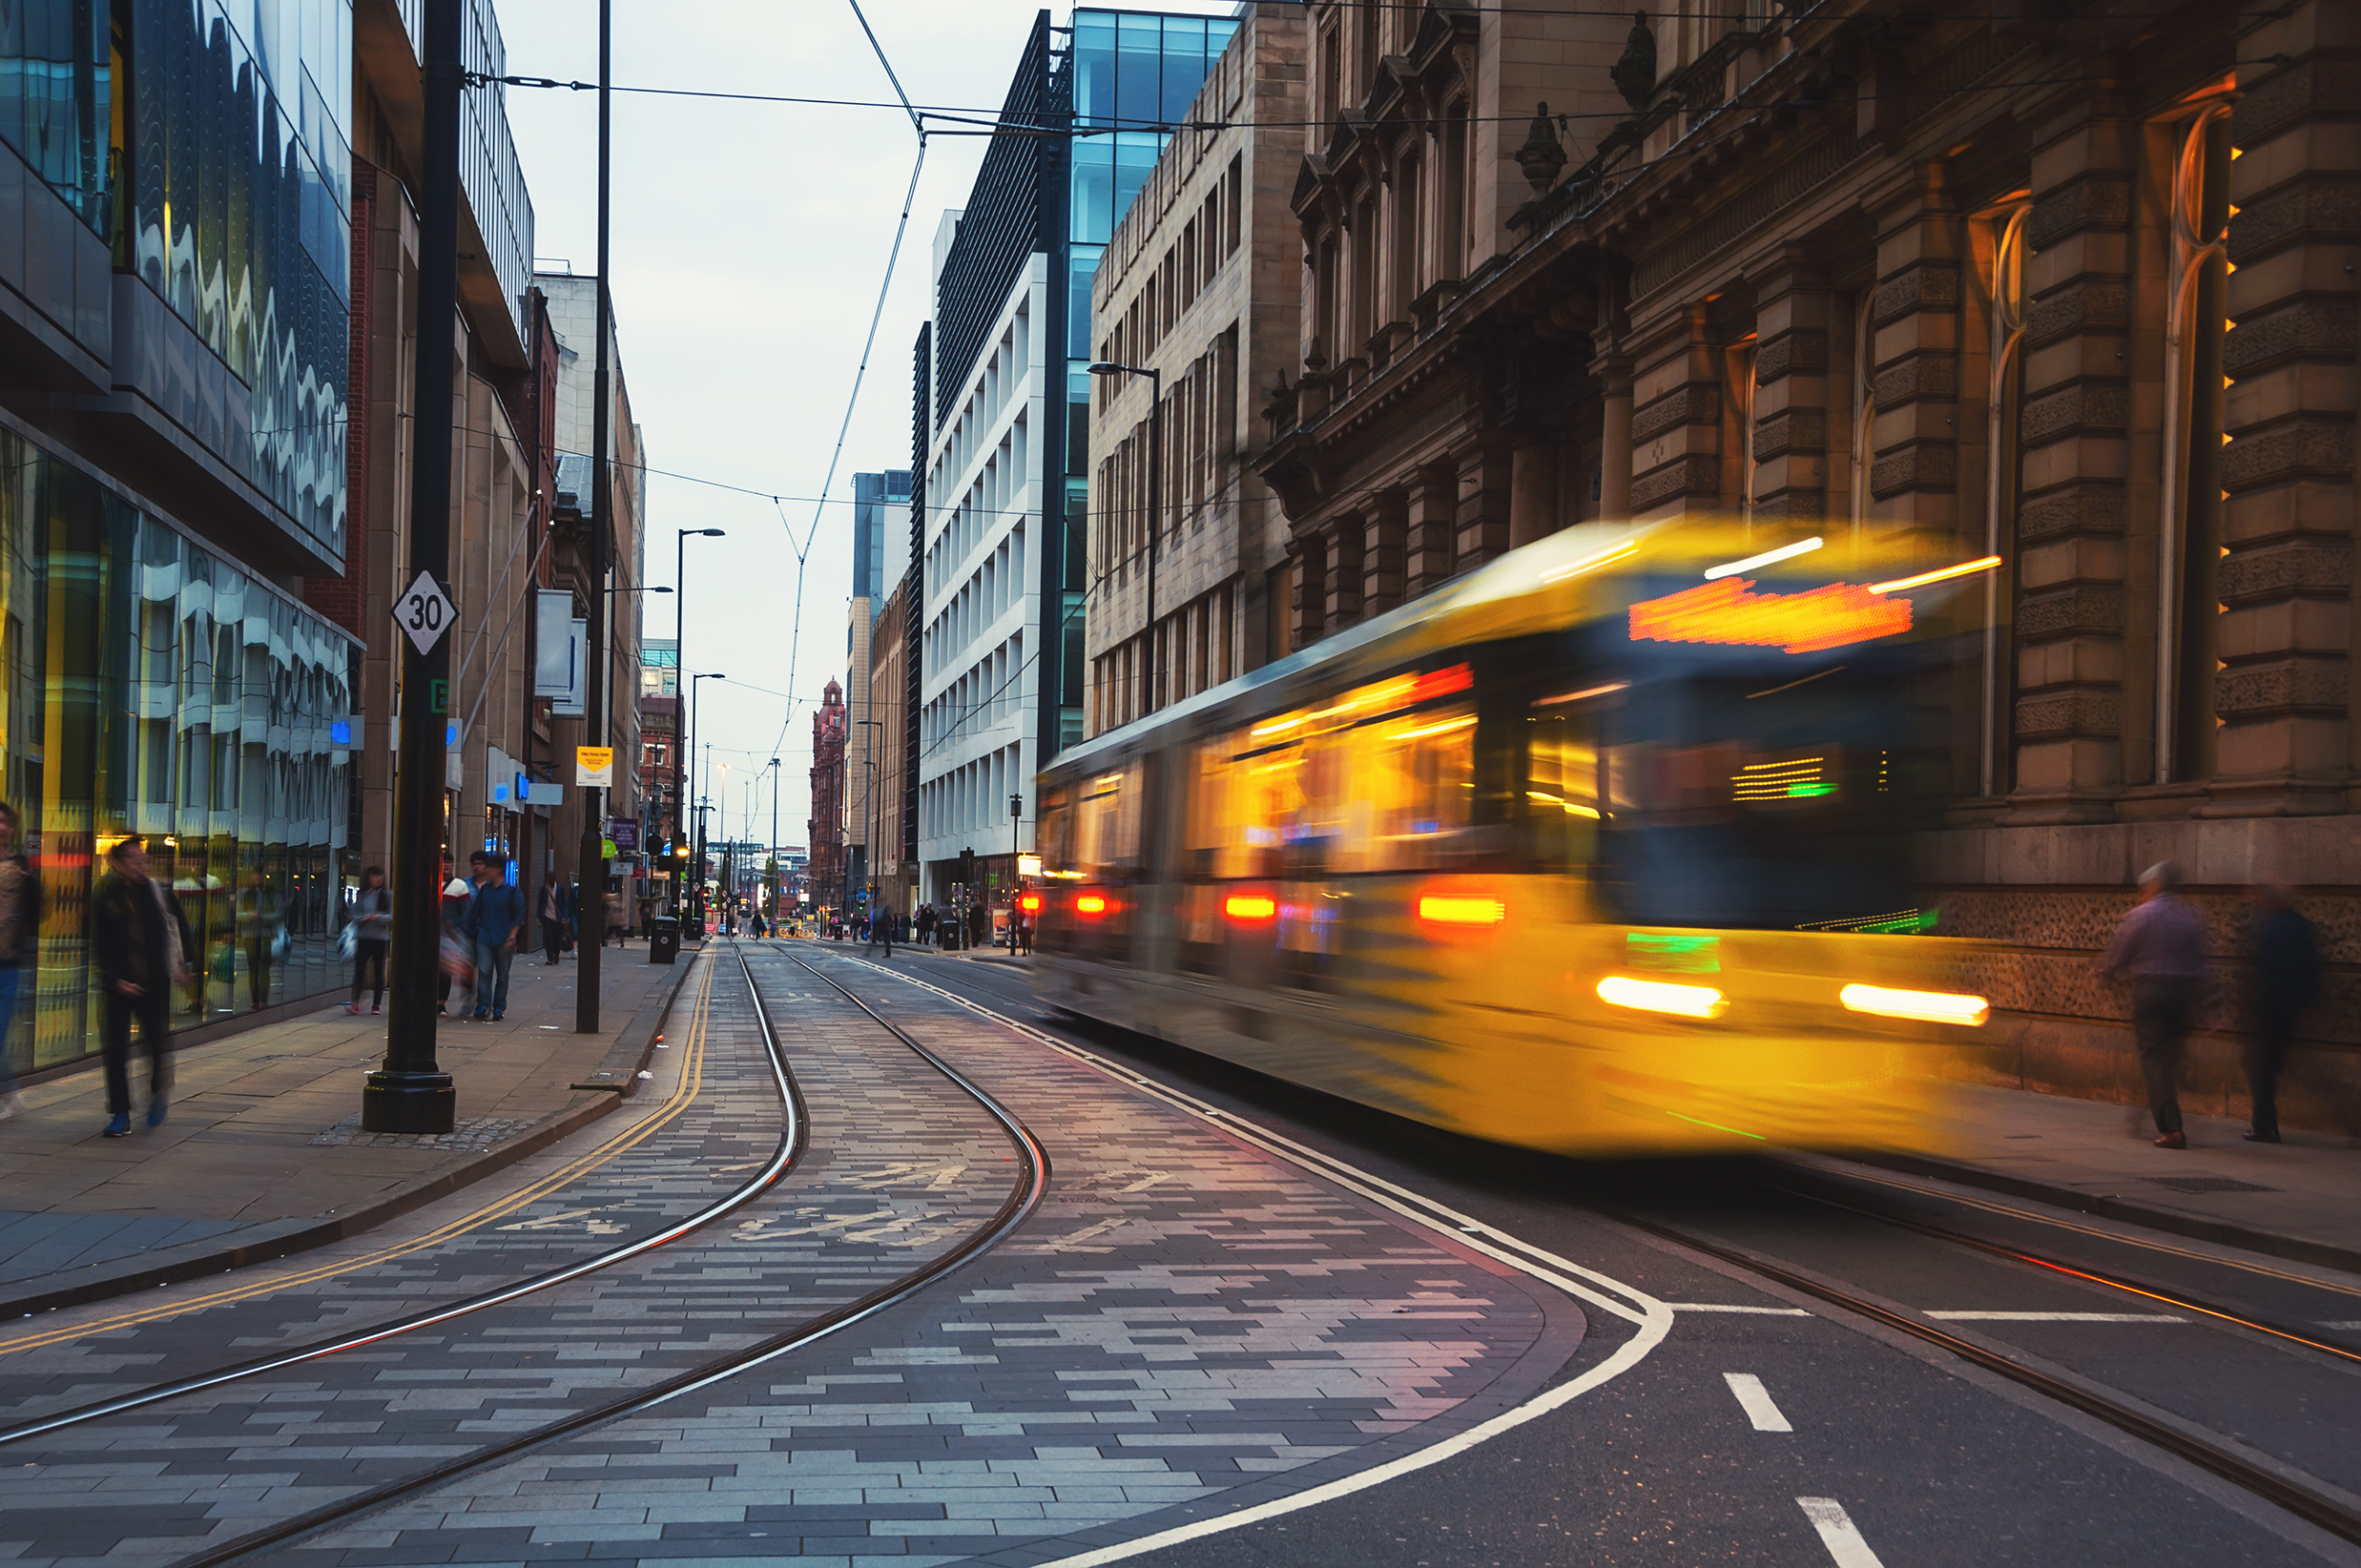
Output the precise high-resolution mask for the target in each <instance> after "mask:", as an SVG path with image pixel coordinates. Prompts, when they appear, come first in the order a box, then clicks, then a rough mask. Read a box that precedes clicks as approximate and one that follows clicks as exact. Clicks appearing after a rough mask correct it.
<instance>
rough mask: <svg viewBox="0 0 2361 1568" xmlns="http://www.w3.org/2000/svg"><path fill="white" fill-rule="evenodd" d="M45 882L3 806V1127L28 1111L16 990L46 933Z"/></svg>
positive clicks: (0, 1052) (0, 1014)
mask: <svg viewBox="0 0 2361 1568" xmlns="http://www.w3.org/2000/svg"><path fill="white" fill-rule="evenodd" d="M40 904H41V880H40V878H39V877H37V876H35V875H34V873H33V869H32V863H31V861H29V860H27V859H26V858H25V856H24V855H23V854H22V853H21V852H20V850H19V848H18V845H17V823H16V808H15V807H14V806H11V805H10V804H9V803H8V802H7V801H5V800H0V1122H5V1121H7V1120H8V1119H9V1118H10V1117H11V1116H14V1115H15V1114H16V1113H17V1112H18V1111H20V1110H23V1109H24V1108H25V1101H24V1097H23V1096H22V1095H20V1094H18V1093H17V1092H16V1051H15V1047H14V1044H13V1039H14V1037H13V1034H12V1032H11V1030H10V1024H12V1023H14V1022H15V1021H16V988H17V986H18V985H19V984H20V983H22V981H23V979H24V974H25V964H26V961H27V960H28V959H31V957H32V954H33V949H34V947H35V945H36V943H37V940H38V939H39V937H40V933H41V920H40Z"/></svg>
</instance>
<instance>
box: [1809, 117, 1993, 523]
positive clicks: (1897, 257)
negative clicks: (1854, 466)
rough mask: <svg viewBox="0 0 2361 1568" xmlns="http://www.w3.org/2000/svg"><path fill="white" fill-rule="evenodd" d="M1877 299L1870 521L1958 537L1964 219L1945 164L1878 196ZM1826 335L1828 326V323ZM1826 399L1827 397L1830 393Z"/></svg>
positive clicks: (1925, 168) (1873, 203)
mask: <svg viewBox="0 0 2361 1568" xmlns="http://www.w3.org/2000/svg"><path fill="white" fill-rule="evenodd" d="M1865 205H1867V206H1868V207H1869V209H1870V212H1871V216H1872V217H1874V218H1875V220H1876V223H1877V290H1876V294H1875V296H1874V303H1873V304H1872V306H1871V310H1870V327H1871V330H1872V332H1873V333H1874V335H1875V336H1874V342H1873V345H1872V348H1871V360H1870V362H1871V385H1872V386H1873V387H1874V394H1875V397H1876V400H1877V418H1876V423H1875V424H1874V428H1873V429H1872V430H1871V432H1870V454H1871V455H1870V471H1869V492H1870V516H1871V518H1872V519H1873V520H1874V521H1875V522H1880V523H1906V524H1912V525H1915V526H1919V527H1933V528H1937V529H1940V530H1942V531H1944V532H1947V533H1948V532H1956V531H1957V529H1958V527H1959V526H1960V518H1959V516H1958V484H1959V282H1960V279H1959V269H1960V251H1961V241H1962V238H1963V237H1962V235H1961V233H1960V225H1959V215H1958V213H1957V210H1956V209H1955V208H1954V207H1953V205H1952V200H1951V193H1950V192H1949V191H1948V190H1947V189H1946V188H1945V186H1944V182H1943V166H1942V165H1941V164H1940V163H1921V164H1917V165H1915V166H1914V167H1912V168H1911V169H1910V170H1909V171H1908V172H1907V175H1906V176H1905V177H1904V178H1903V179H1899V180H1896V181H1895V182H1893V183H1892V184H1890V185H1889V186H1888V187H1887V188H1886V189H1885V190H1883V191H1878V192H1873V193H1872V194H1871V195H1870V196H1868V198H1867V200H1866V202H1865ZM1822 330H1823V331H1825V330H1826V317H1825V315H1823V317H1822ZM1823 396H1825V394H1823Z"/></svg>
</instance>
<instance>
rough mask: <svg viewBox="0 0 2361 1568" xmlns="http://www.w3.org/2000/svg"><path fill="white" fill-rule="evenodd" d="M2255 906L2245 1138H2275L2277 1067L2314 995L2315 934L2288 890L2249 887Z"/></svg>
mask: <svg viewBox="0 0 2361 1568" xmlns="http://www.w3.org/2000/svg"><path fill="white" fill-rule="evenodd" d="M2247 900H2248V901H2249V902H2250V903H2252V904H2253V906H2254V1039H2253V1040H2252V1041H2251V1042H2248V1044H2247V1059H2246V1063H2245V1065H2246V1069H2247V1098H2248V1099H2249V1100H2251V1101H2252V1102H2253V1104H2254V1121H2253V1124H2252V1125H2251V1126H2249V1127H2247V1132H2246V1139H2247V1143H2249V1144H2275V1143H2277V1142H2279V1069H2280V1068H2281V1067H2283V1066H2284V1065H2286V1063H2287V1060H2288V1046H2289V1042H2292V1041H2293V1040H2294V1039H2295V1021H2296V1018H2297V1015H2299V1014H2301V1013H2302V1012H2303V1011H2304V1009H2305V1008H2307V1007H2309V1006H2310V1005H2311V1004H2312V1003H2313V1002H2314V1001H2318V1000H2319V996H2320V937H2319V933H2318V932H2317V931H2315V930H2314V929H2313V927H2312V923H2311V922H2310V921H2309V920H2308V919H2306V918H2304V917H2303V916H2301V915H2299V914H2297V913H2296V909H2295V905H2294V904H2293V903H2292V902H2290V901H2289V897H2288V890H2287V889H2286V888H2283V887H2278V886H2274V885H2273V884H2271V883H2268V882H2265V883H2261V884H2259V885H2258V886H2256V887H2254V888H2251V889H2249V890H2248V891H2247Z"/></svg>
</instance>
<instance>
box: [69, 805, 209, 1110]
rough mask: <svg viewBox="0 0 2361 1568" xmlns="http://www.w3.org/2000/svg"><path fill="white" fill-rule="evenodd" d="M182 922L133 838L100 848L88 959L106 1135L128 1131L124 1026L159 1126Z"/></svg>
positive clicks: (182, 965)
mask: <svg viewBox="0 0 2361 1568" xmlns="http://www.w3.org/2000/svg"><path fill="white" fill-rule="evenodd" d="M188 951H189V925H188V921H187V920H185V919H183V918H181V915H180V902H179V900H178V899H176V898H175V897H173V896H172V894H171V893H170V892H169V891H168V890H167V889H166V888H165V887H164V885H163V884H162V883H160V882H158V881H156V880H155V879H154V878H153V877H149V875H148V847H147V845H146V844H145V843H144V842H142V841H141V840H140V839H139V838H137V837H136V836H134V837H129V838H121V839H118V840H116V841H115V843H114V847H112V848H111V849H109V850H108V851H107V875H106V876H104V877H100V878H99V880H98V885H97V887H95V888H93V890H92V891H91V959H92V962H93V966H94V967H95V968H96V969H97V971H98V979H99V985H100V988H101V990H102V992H103V994H104V996H105V998H106V1001H105V1003H104V1011H103V1015H102V1021H101V1024H100V1034H99V1048H100V1050H101V1052H102V1053H103V1054H104V1056H105V1060H106V1070H107V1125H106V1135H107V1136H108V1137H110V1138H120V1137H122V1136H123V1135H124V1134H126V1133H128V1132H130V1131H131V1104H132V1097H131V1047H132V1025H133V1024H134V1023H135V1022H136V1023H137V1024H138V1025H139V1041H140V1044H141V1045H142V1046H143V1047H144V1048H145V1049H146V1051H147V1053H148V1125H150V1126H152V1127H156V1126H162V1125H163V1124H164V1109H165V1106H166V1104H167V1103H168V1101H169V1099H170V1095H171V1089H172V1054H171V1048H170V1043H169V1038H168V1037H169V1032H170V1028H171V1021H172V995H173V987H175V986H176V985H185V984H187V983H188V980H189V962H188Z"/></svg>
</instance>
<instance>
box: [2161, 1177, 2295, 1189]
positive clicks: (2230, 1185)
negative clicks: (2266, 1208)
mask: <svg viewBox="0 0 2361 1568" xmlns="http://www.w3.org/2000/svg"><path fill="white" fill-rule="evenodd" d="M2148 1180H2149V1181H2151V1182H2154V1183H2155V1184H2156V1185H2157V1186H2168V1187H2170V1188H2172V1189H2173V1190H2174V1191H2175V1192H2277V1191H2279V1190H2280V1188H2278V1187H2275V1186H2256V1185H2255V1184H2254V1183H2252V1182H2242V1181H2238V1180H2237V1179H2235V1178H2234V1177H2229V1176H2151V1177H2149V1178H2148Z"/></svg>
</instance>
